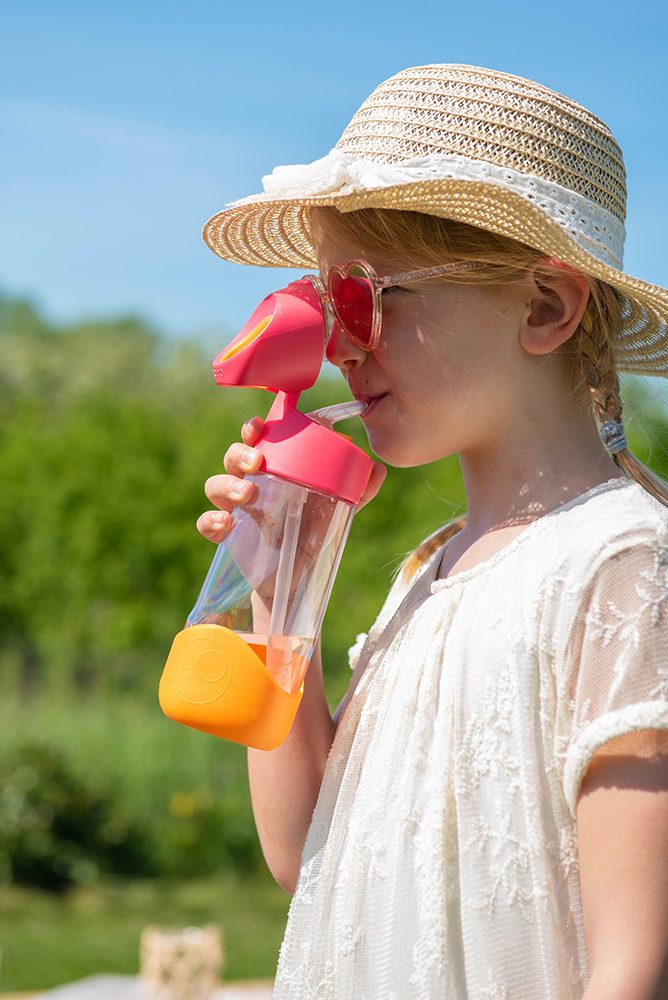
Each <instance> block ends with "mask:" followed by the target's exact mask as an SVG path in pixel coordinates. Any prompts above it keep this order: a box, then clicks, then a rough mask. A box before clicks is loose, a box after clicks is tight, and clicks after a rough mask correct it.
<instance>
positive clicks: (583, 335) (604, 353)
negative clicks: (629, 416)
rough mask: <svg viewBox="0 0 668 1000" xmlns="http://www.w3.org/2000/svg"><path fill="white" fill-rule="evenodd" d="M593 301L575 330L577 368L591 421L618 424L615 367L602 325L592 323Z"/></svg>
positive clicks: (620, 419)
mask: <svg viewBox="0 0 668 1000" xmlns="http://www.w3.org/2000/svg"><path fill="white" fill-rule="evenodd" d="M593 311H594V300H593V298H591V299H590V300H589V303H588V304H587V308H586V309H585V312H584V315H583V317H582V319H581V321H580V327H579V330H578V350H579V353H580V369H581V371H582V374H583V375H584V378H585V381H586V383H587V386H588V388H589V394H590V396H591V402H592V410H593V411H594V416H595V418H596V419H597V420H598V421H599V423H601V424H603V423H605V422H606V420H618V421H619V422H620V423H621V421H622V410H623V406H622V399H621V396H620V390H619V376H618V375H617V370H616V368H615V362H614V357H613V352H612V345H611V343H610V341H609V339H608V338H607V336H606V331H605V329H604V327H603V324H602V323H600V324H599V323H595V322H594V315H593Z"/></svg>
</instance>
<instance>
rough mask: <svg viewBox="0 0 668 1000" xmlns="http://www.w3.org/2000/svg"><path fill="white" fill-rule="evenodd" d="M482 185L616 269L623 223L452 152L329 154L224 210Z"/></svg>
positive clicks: (580, 200) (549, 184) (553, 187)
mask: <svg viewBox="0 0 668 1000" xmlns="http://www.w3.org/2000/svg"><path fill="white" fill-rule="evenodd" d="M445 178H450V179H452V180H457V181H482V182H484V183H486V184H492V185H495V186H498V187H502V188H505V189H506V190H507V191H513V192H514V193H515V194H518V195H519V196H520V197H521V198H523V199H524V201H526V202H527V203H528V204H530V205H534V206H535V207H536V208H537V209H539V210H540V211H542V213H543V214H544V215H547V216H548V217H549V218H550V219H552V221H554V222H556V223H557V224H558V225H559V226H560V227H561V228H562V229H565V230H566V232H567V233H568V234H569V235H570V236H571V237H572V239H573V240H575V242H576V243H577V244H578V245H579V246H580V247H582V249H583V250H585V251H586V252H587V253H589V254H591V255H592V256H593V257H596V258H597V259H598V260H600V261H601V262H602V263H604V264H608V265H609V266H611V267H616V268H620V269H621V267H622V260H623V253H624V238H625V229H624V224H623V223H622V222H620V220H619V219H618V218H617V217H616V216H615V215H613V214H612V212H609V211H607V209H605V208H602V207H601V206H600V205H597V204H595V203H594V202H593V201H591V200H590V199H589V198H585V196H584V195H581V194H578V192H576V191H571V190H569V189H568V188H564V187H562V186H561V184H556V183H555V182H554V181H547V180H544V179H543V178H542V177H537V176H536V175H535V174H524V173H521V172H520V171H519V170H514V169H512V168H511V167H502V166H499V165H497V164H495V163H488V162H486V161H485V160H473V159H469V158H468V157H466V156H460V155H459V154H457V153H434V154H433V155H431V156H420V157H413V158H411V159H408V160H401V161H399V162H397V163H379V162H376V161H375V160H367V159H362V158H360V157H357V156H353V155H352V154H350V153H342V152H340V151H339V150H338V149H332V150H331V151H330V152H329V153H328V154H327V155H326V156H323V157H321V158H320V159H319V160H314V161H313V162H312V163H294V164H289V165H286V166H279V167H274V169H273V170H272V172H271V174H267V175H266V176H265V177H263V178H262V185H263V188H264V194H259V195H250V197H248V198H241V199H239V200H238V201H234V202H231V203H230V207H232V206H236V205H246V204H250V203H253V202H258V201H267V200H271V201H274V200H277V201H281V200H286V199H293V198H294V199H299V198H308V197H310V196H313V195H323V194H334V193H336V194H341V195H344V194H352V193H356V192H360V191H371V190H379V189H380V190H382V189H383V188H386V187H394V186H395V185H400V184H412V183H415V182H416V181H431V180H443V179H445Z"/></svg>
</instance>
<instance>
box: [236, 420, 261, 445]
mask: <svg viewBox="0 0 668 1000" xmlns="http://www.w3.org/2000/svg"><path fill="white" fill-rule="evenodd" d="M263 428H264V420H263V419H262V417H251V418H250V420H247V421H246V423H245V424H244V425H243V427H242V428H241V438H242V440H243V442H244V444H250V445H254V444H255V442H256V441H257V439H258V438H259V436H260V434H261V433H262V430H263Z"/></svg>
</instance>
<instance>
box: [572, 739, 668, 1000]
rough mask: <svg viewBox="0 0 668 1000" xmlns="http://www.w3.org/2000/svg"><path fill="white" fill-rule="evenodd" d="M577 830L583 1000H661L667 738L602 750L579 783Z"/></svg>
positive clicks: (667, 879)
mask: <svg viewBox="0 0 668 1000" xmlns="http://www.w3.org/2000/svg"><path fill="white" fill-rule="evenodd" d="M613 751H614V752H613ZM577 825H578V849H579V857H580V884H581V888H582V902H583V909H584V921H585V933H586V938H587V947H588V951H589V962H590V970H591V978H590V982H589V984H588V987H587V990H586V991H585V994H584V997H583V1000H667V998H668V734H666V733H659V732H657V731H652V730H648V731H646V732H644V733H635V734H631V735H629V736H627V737H619V738H618V740H612V741H610V743H609V744H606V746H605V747H603V748H602V749H601V751H599V753H597V754H596V755H595V756H594V758H593V760H592V763H591V765H590V767H589V769H588V771H587V774H586V775H585V779H584V782H583V784H582V789H581V792H580V797H579V799H578V806H577Z"/></svg>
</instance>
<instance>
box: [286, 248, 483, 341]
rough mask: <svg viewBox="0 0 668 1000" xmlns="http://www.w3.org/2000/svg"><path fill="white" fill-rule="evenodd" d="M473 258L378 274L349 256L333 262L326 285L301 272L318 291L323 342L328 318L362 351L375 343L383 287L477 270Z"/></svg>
mask: <svg viewBox="0 0 668 1000" xmlns="http://www.w3.org/2000/svg"><path fill="white" fill-rule="evenodd" d="M487 266H488V265H487V264H483V263H479V262H477V261H456V262H454V263H452V264H441V265H439V266H438V267H428V268H424V269H422V270H420V271H406V272H404V273H403V274H390V275H386V276H385V277H382V278H381V277H379V276H378V275H377V274H376V272H375V271H374V269H373V267H372V266H371V264H368V263H367V262H366V261H364V260H351V261H349V262H348V263H347V264H334V265H333V266H332V267H330V269H329V272H328V274H327V287H325V285H324V284H323V282H322V279H321V278H319V277H318V275H317V274H307V275H305V277H306V278H308V279H309V280H310V281H311V282H312V284H313V285H314V287H315V289H316V291H317V292H318V294H319V296H320V299H321V302H322V308H323V313H324V315H325V344H326V343H327V341H328V340H329V337H330V334H331V332H332V318H334V319H336V320H337V321H338V322H339V323H340V324H341V326H342V327H343V329H344V332H345V333H346V334H347V336H348V337H350V339H351V340H353V341H354V342H355V343H356V344H359V346H360V347H363V348H364V350H365V351H373V350H375V349H376V347H377V346H378V341H379V339H380V330H381V324H382V296H383V289H385V288H390V287H392V286H393V285H406V284H408V283H409V282H411V281H423V280H424V279H425V278H436V277H442V276H443V275H446V274H459V273H462V272H466V271H477V270H479V269H480V268H483V267H487Z"/></svg>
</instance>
